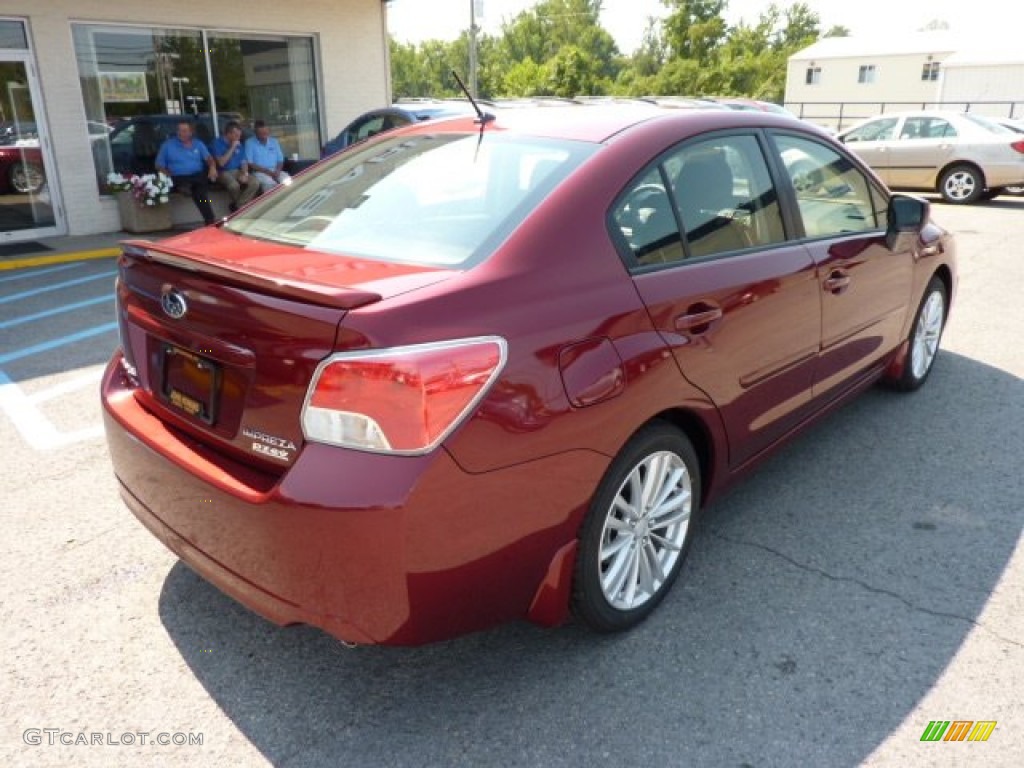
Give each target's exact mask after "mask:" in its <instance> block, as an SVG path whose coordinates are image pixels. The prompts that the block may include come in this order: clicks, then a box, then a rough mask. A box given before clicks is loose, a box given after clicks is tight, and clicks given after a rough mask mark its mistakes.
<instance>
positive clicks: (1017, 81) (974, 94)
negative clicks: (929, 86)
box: [941, 62, 1024, 117]
mask: <svg viewBox="0 0 1024 768" xmlns="http://www.w3.org/2000/svg"><path fill="white" fill-rule="evenodd" d="M941 98H942V100H943V101H947V102H964V103H970V104H971V111H972V112H979V113H981V114H990V115H994V116H1000V117H1007V116H1009V114H1010V113H1009V109H1010V105H1009V104H1005V105H999V104H987V105H976V104H974V102H979V101H1010V102H1017V103H1018V104H1017V110H1016V112H1015V113H1014V117H1024V113H1022V111H1021V109H1020V102H1024V62H1018V63H1006V64H984V65H977V66H972V65H953V64H950V66H949V67H948V68H947V69H946V70H945V72H944V73H943V78H942V88H941Z"/></svg>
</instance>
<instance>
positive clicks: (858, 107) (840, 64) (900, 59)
mask: <svg viewBox="0 0 1024 768" xmlns="http://www.w3.org/2000/svg"><path fill="white" fill-rule="evenodd" d="M942 58H944V57H943V56H941V55H938V56H934V57H933V60H935V61H940V62H941V60H942ZM927 60H928V59H927V56H926V55H925V54H923V53H919V54H910V55H889V56H852V57H844V58H826V59H800V58H797V57H795V56H794V57H792V58H790V60H789V64H788V68H787V72H786V101H785V104H786V107H788V108H789V109H793V110H794V111H796V110H797V108H798V105H799V104H800V103H801V102H830V104H828V105H818V106H810V105H808V106H806V107H805V110H806V111H807V112H808V113H809V112H810V111H811V110H813V111H816V112H818V113H819V114H824V113H830V114H834V113H837V112H838V109H839V104H840V103H843V104H844V107H843V112H844V115H845V118H844V125H849V124H850V123H851V118H853V117H856V116H857V115H859V116H861V117H869V116H871V115H875V114H878V112H879V111H880V105H881V103H882V102H907V104H906V105H905V106H903V108H905V109H914V108H920V106H921V104H923V103H926V102H934V101H936V100H938V99H939V84H940V83H941V75H940V79H939V80H937V81H936V80H922V79H921V69H922V67H923V66H924V64H925V62H926V61H927ZM812 64H813V66H815V67H820V68H821V81H820V82H819V83H818V84H816V85H807V83H806V73H807V68H808V67H809V66H811V65H812ZM870 64H873V65H874V66H875V77H876V80H875V82H874V83H860V82H858V81H857V79H858V74H859V72H860V67H861V66H862V65H870ZM940 71H941V70H940ZM857 102H867V103H864V104H857ZM892 108H893V107H892V106H890V107H889V109H892ZM809 117H810V116H809ZM811 119H814V118H811ZM814 121H815V122H821V123H823V124H826V125H829V127H835V126H834V125H833V123H834V120H832V121H829V120H826V119H814Z"/></svg>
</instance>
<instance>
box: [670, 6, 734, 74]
mask: <svg viewBox="0 0 1024 768" xmlns="http://www.w3.org/2000/svg"><path fill="white" fill-rule="evenodd" d="M662 2H664V3H665V5H666V6H667V7H669V8H672V9H673V10H672V12H671V13H670V14H669V15H668V17H667V18H666V19H665V21H664V22H663V28H664V30H665V41H666V42H667V43H668V46H669V51H670V54H671V55H672V56H674V57H676V58H680V59H689V60H691V61H696V62H697V63H698V64H708V63H710V62H711V61H712V60H713V57H714V54H715V52H716V51H717V49H718V47H719V46H720V45H721V44H722V42H723V41H724V40H725V37H726V32H727V25H726V23H725V19H724V18H723V17H722V12H723V11H724V10H725V0H662Z"/></svg>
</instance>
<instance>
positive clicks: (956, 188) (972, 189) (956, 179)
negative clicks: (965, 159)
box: [939, 165, 985, 205]
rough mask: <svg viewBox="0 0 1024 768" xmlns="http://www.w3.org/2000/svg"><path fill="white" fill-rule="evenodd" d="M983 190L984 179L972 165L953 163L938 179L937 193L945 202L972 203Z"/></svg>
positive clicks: (956, 203) (955, 203)
mask: <svg viewBox="0 0 1024 768" xmlns="http://www.w3.org/2000/svg"><path fill="white" fill-rule="evenodd" d="M984 191H985V179H984V178H983V177H982V175H981V171H979V170H978V169H977V168H975V167H974V166H973V165H954V166H953V167H952V168H950V169H949V170H947V171H946V172H945V173H943V174H942V177H941V178H940V179H939V194H940V195H942V199H943V200H945V201H946V202H947V203H952V204H953V205H966V204H968V203H973V202H974V201H975V200H977V199H978V198H980V197H981V194H982V192H984Z"/></svg>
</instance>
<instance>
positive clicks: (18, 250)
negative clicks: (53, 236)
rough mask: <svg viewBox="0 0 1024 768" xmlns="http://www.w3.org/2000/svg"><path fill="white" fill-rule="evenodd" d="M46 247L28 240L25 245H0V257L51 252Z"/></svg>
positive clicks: (48, 247) (50, 249)
mask: <svg viewBox="0 0 1024 768" xmlns="http://www.w3.org/2000/svg"><path fill="white" fill-rule="evenodd" d="M52 250H53V248H51V247H50V246H48V245H43V244H42V243H37V242H35V241H34V240H30V241H28V242H27V243H7V244H5V245H0V256H26V255H28V254H30V253H46V252H47V251H52Z"/></svg>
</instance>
